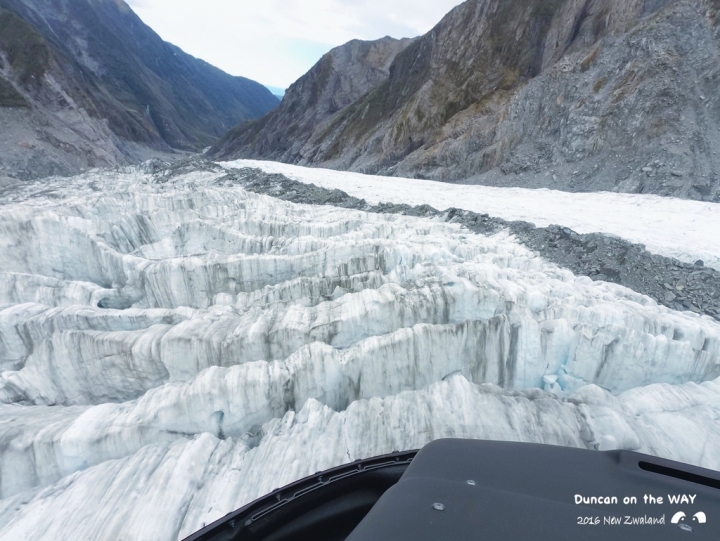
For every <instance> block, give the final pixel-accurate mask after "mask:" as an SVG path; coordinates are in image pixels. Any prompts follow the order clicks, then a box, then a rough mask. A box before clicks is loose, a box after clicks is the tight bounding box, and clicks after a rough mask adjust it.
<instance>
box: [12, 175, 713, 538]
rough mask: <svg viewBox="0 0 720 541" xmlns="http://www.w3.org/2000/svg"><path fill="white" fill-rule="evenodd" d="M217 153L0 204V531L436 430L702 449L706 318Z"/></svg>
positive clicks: (44, 532) (278, 476)
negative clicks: (296, 199) (305, 199)
mask: <svg viewBox="0 0 720 541" xmlns="http://www.w3.org/2000/svg"><path fill="white" fill-rule="evenodd" d="M226 172H227V171H225V170H223V169H222V168H216V169H215V170H214V171H207V170H204V171H203V170H198V171H190V172H185V173H182V174H177V175H175V176H171V177H164V178H163V179H162V182H159V181H158V179H157V178H155V177H153V176H152V175H150V174H145V173H142V172H141V171H139V170H135V169H128V170H125V171H117V172H105V173H101V172H93V173H92V174H88V175H84V176H80V177H75V178H73V179H63V180H62V181H59V180H54V181H53V180H51V181H47V183H46V185H44V186H40V185H39V184H28V185H26V186H24V187H23V188H22V189H21V190H19V191H18V192H17V193H15V194H13V197H12V201H10V200H9V199H8V200H5V201H4V204H2V205H0V247H1V248H2V253H3V257H1V258H0V369H2V373H0V443H1V444H0V498H1V499H0V538H3V539H4V538H7V539H24V538H27V539H48V540H49V539H53V540H55V539H68V540H70V539H78V538H83V539H84V538H87V539H106V538H118V539H121V538H125V537H127V538H132V539H152V540H165V539H167V540H171V539H172V540H175V539H181V538H183V537H184V536H186V535H188V534H190V533H192V532H193V531H195V530H197V529H198V528H200V527H202V526H203V524H206V523H209V522H211V521H212V520H215V519H217V518H219V517H220V516H222V515H224V514H225V513H227V512H229V511H231V510H233V509H235V508H237V507H239V506H241V505H242V504H243V503H246V502H247V501H249V500H251V499H253V498H255V497H257V496H260V495H262V494H264V493H266V492H269V491H270V490H272V489H274V488H276V487H278V486H281V485H283V484H285V483H287V482H290V481H293V480H295V479H297V478H299V477H302V476H304V475H307V474H310V473H313V472H315V471H317V470H321V469H324V468H328V467H331V466H334V465H338V464H340V463H344V462H348V461H351V460H354V459H356V458H362V457H367V456H371V455H376V454H381V453H385V452H389V451H392V450H394V449H409V448H416V447H420V446H422V445H424V444H425V443H427V442H429V441H431V440H432V439H435V438H439V437H469V438H491V439H506V440H523V441H535V442H544V443H554V444H559V445H571V446H576V447H586V448H600V449H608V448H625V449H635V450H639V451H643V452H648V453H652V454H657V455H660V456H664V457H667V458H671V459H676V460H681V461H685V462H690V463H693V464H698V465H702V466H705V467H710V468H720V462H718V456H717V454H716V453H713V452H712V451H711V450H712V449H717V448H718V446H719V445H720V430H717V429H716V428H715V427H716V426H717V423H716V419H717V417H718V414H719V413H720V379H718V378H720V324H718V323H717V322H716V321H713V320H712V319H710V318H708V317H704V316H698V315H695V314H692V313H685V312H684V313H681V312H675V311H672V310H669V309H667V308H664V307H662V306H658V305H657V304H656V303H655V302H654V301H652V300H651V299H650V298H648V297H644V296H642V295H640V294H638V293H636V292H633V291H631V290H629V289H626V288H623V287H621V286H618V285H614V284H609V283H603V282H593V281H592V280H590V279H589V278H582V277H577V276H574V275H573V274H572V273H570V272H569V271H567V270H564V269H561V268H558V267H557V266H555V265H552V264H550V263H548V262H547V261H544V260H543V259H542V258H540V257H538V256H537V255H536V254H534V253H533V252H531V251H529V250H528V249H527V248H525V247H523V246H522V245H520V244H519V243H517V242H516V241H515V240H514V239H513V238H512V237H510V236H508V234H507V233H499V234H497V235H494V236H492V237H486V236H482V235H475V234H472V233H470V232H469V231H467V230H465V229H463V228H462V227H461V226H459V225H457V224H448V223H444V222H441V221H439V220H429V219H419V218H411V217H402V216H392V215H380V214H368V213H364V212H359V211H350V210H345V209H338V208H333V207H329V206H314V205H294V204H291V203H286V202H282V201H279V200H277V199H273V198H272V197H268V196H264V195H257V194H253V193H249V192H246V191H244V190H242V189H241V188H239V187H232V186H226V185H225V183H224V182H223V181H222V178H223V176H224V175H225V173H226ZM307 174H308V175H311V174H316V173H314V172H313V173H307ZM336 175H340V174H339V173H336ZM337 178H340V177H337ZM347 178H348V182H355V181H354V180H352V179H354V178H355V177H354V176H348V177H347ZM393 180H394V179H393ZM385 186H386V187H387V188H382V186H379V185H375V184H372V189H373V190H381V189H387V190H388V192H387V194H384V193H380V192H379V191H378V193H377V197H378V198H379V200H388V199H390V200H391V197H392V190H394V188H393V187H392V181H391V180H390V179H387V180H386V185H385ZM443 186H445V185H438V187H436V188H435V189H436V190H437V191H438V193H441V192H442V190H443V189H444V188H443ZM343 189H344V188H343ZM447 189H448V193H450V192H451V191H452V190H454V189H455V188H454V187H448V188H447ZM348 191H349V190H348ZM386 195H387V197H388V199H385V196H386ZM571 195H572V194H571ZM589 195H591V194H582V197H588V196H589ZM447 197H450V195H448V196H447ZM568 197H570V196H568ZM435 206H439V207H442V205H441V204H439V205H435ZM599 209H600V210H598V212H604V211H603V209H602V207H599ZM540 211H541V209H538V210H537V212H540ZM573 212H575V214H573ZM566 214H567V215H568V216H570V218H571V219H572V220H586V222H587V223H591V222H592V220H594V219H596V218H597V217H593V216H589V215H588V211H587V209H586V208H581V207H578V209H577V212H576V208H575V207H574V206H572V205H569V206H567V207H566ZM581 214H582V216H581ZM553 216H554V215H552V214H550V215H549V217H548V218H547V219H548V220H552V219H553ZM570 218H568V219H570ZM651 227H652V226H651ZM636 229H637V231H640V225H639V224H636ZM650 234H651V233H648V235H650ZM685 248H687V246H686V247H685ZM685 248H683V249H685ZM693 253H694V252H693ZM716 255H717V254H716ZM705 259H706V260H707V261H711V259H710V258H708V257H707V255H705ZM129 495H131V496H129Z"/></svg>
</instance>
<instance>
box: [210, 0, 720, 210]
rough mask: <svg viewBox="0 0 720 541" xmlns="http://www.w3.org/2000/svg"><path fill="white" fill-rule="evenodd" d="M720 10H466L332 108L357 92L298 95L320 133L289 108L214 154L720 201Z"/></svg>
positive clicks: (700, 2)
mask: <svg viewBox="0 0 720 541" xmlns="http://www.w3.org/2000/svg"><path fill="white" fill-rule="evenodd" d="M719 9H720V1H718V0H468V1H467V2H465V3H463V4H461V5H460V6H458V7H456V8H455V9H453V10H452V11H451V12H450V13H449V14H448V15H447V16H446V17H445V18H444V19H443V20H442V21H441V22H440V23H439V24H438V25H437V26H436V27H435V28H433V29H432V30H431V31H430V32H428V33H427V34H426V35H424V36H422V37H421V38H419V39H417V40H416V41H414V42H413V43H412V44H410V45H409V46H407V47H406V48H405V49H404V50H402V51H401V52H399V54H397V56H396V57H395V58H394V59H393V60H392V64H391V65H390V66H389V70H388V71H389V75H388V76H387V77H386V78H384V79H379V80H378V81H377V84H376V85H374V86H373V85H368V88H367V90H366V91H365V92H364V93H363V94H362V95H360V96H358V97H357V98H356V99H354V100H352V101H351V102H349V103H347V104H346V105H343V106H342V107H340V108H338V109H336V110H329V109H328V108H327V107H326V104H327V103H333V98H334V96H335V95H338V96H344V95H345V93H344V92H343V90H342V89H341V88H340V87H337V86H335V87H332V86H331V87H329V88H328V89H327V91H326V94H324V99H323V100H321V101H313V99H312V96H313V95H314V90H313V87H312V86H308V87H307V88H303V89H300V88H295V87H293V88H294V89H295V93H296V94H297V93H298V92H300V91H301V90H302V92H303V94H304V97H301V96H295V102H296V103H298V104H305V105H306V107H307V109H306V110H304V111H302V114H301V116H302V117H303V118H314V117H315V116H320V117H322V122H321V123H318V124H317V125H316V126H315V127H314V128H313V134H312V135H311V136H309V137H306V136H305V132H304V131H302V130H301V133H300V135H299V136H298V135H297V131H296V125H297V121H296V116H297V115H298V114H300V113H297V112H296V113H295V114H294V115H295V116H294V115H292V114H286V115H284V116H280V110H281V109H282V108H280V109H278V110H276V111H273V112H272V113H270V114H269V115H267V116H265V117H264V118H262V119H260V120H257V121H252V122H248V123H245V124H241V125H240V126H238V127H236V128H234V129H233V130H231V131H230V132H229V133H228V134H227V135H226V136H225V137H223V139H221V140H220V141H219V142H218V143H217V144H216V145H215V146H214V147H213V149H212V151H211V152H212V153H213V154H214V155H217V156H222V157H225V158H229V157H253V158H270V159H280V160H282V161H286V162H290V163H296V164H300V165H317V166H323V167H331V168H337V169H345V170H353V171H361V172H368V173H377V174H383V175H398V176H411V177H412V176H415V177H420V178H431V179H437V180H446V181H464V182H477V183H485V184H493V185H505V186H511V185H515V186H527V187H551V188H557V189H564V190H571V191H587V190H615V191H626V192H652V193H657V194H662V195H674V196H679V197H688V198H695V199H704V200H715V201H720V157H719V156H718V154H719V153H720V130H719V129H718V128H720V95H719V94H718V92H717V89H718V83H720V27H719V26H718V22H720V16H718V10H719ZM344 69H346V70H349V71H352V70H353V69H354V68H352V67H350V66H346V67H345V68H344ZM355 69H361V68H360V64H358V66H357V68H355ZM313 71H314V72H316V75H315V76H314V77H315V78H317V74H319V73H320V68H319V67H318V66H316V67H315V68H313ZM313 71H311V73H313ZM308 75H310V74H308ZM307 77H308V76H305V77H304V78H303V79H301V81H303V80H305V79H306V78H307ZM297 84H298V83H296V85H297ZM287 101H288V100H287V99H286V102H287ZM288 107H289V103H288V104H287V105H286V109H287V108H288Z"/></svg>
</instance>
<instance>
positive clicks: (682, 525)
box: [678, 524, 693, 532]
mask: <svg viewBox="0 0 720 541" xmlns="http://www.w3.org/2000/svg"><path fill="white" fill-rule="evenodd" d="M678 528H680V529H681V530H685V531H686V532H692V531H693V530H692V526H689V525H687V524H678Z"/></svg>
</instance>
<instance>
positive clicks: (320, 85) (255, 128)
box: [214, 37, 413, 162]
mask: <svg viewBox="0 0 720 541" xmlns="http://www.w3.org/2000/svg"><path fill="white" fill-rule="evenodd" d="M412 41H413V40H410V39H402V40H396V39H393V38H390V37H385V38H382V39H379V40H376V41H360V40H353V41H351V42H349V43H346V44H345V45H343V46H341V47H336V48H335V49H333V50H332V51H330V52H329V53H327V54H326V55H324V56H323V57H322V58H321V59H320V61H319V62H318V63H317V64H315V66H313V68H312V69H311V70H310V71H309V72H308V73H306V74H305V75H304V76H303V77H301V78H300V79H299V80H298V81H297V82H296V83H295V84H293V85H292V86H291V87H290V88H289V89H288V91H287V92H286V94H285V97H284V98H283V101H282V103H281V104H280V106H279V107H278V108H277V109H275V110H273V111H272V112H270V113H269V114H268V115H266V116H265V117H263V118H261V119H258V120H252V121H249V122H246V123H244V124H241V125H240V126H238V127H236V128H234V129H233V130H231V131H230V132H229V133H228V134H227V135H225V137H224V138H223V140H222V141H220V142H219V143H218V144H217V146H216V147H215V151H214V152H221V153H224V152H231V151H234V149H239V152H240V153H241V154H242V155H246V156H251V155H252V156H254V155H260V156H263V157H264V158H267V159H274V160H279V161H290V162H295V161H298V160H302V159H303V156H304V154H303V150H304V148H306V147H307V145H308V142H309V141H314V140H316V139H317V138H318V136H319V135H318V134H322V133H324V131H325V129H326V127H325V122H326V121H327V120H328V119H330V118H331V117H332V116H333V115H334V114H336V113H338V111H342V110H343V109H344V108H345V107H347V106H349V105H351V104H352V103H354V102H355V101H357V100H358V99H360V98H361V97H362V96H364V95H365V94H367V92H369V91H370V90H372V89H374V88H376V87H377V86H378V85H380V84H381V83H383V82H385V81H387V78H388V76H389V73H390V72H389V69H390V65H391V64H392V62H393V60H394V59H395V57H396V56H397V55H398V53H400V52H401V51H403V50H404V49H405V48H406V47H407V46H408V45H409V44H410V43H412ZM310 144H311V145H312V143H310ZM226 145H228V146H226Z"/></svg>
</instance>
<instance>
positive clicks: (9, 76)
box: [0, 0, 278, 178]
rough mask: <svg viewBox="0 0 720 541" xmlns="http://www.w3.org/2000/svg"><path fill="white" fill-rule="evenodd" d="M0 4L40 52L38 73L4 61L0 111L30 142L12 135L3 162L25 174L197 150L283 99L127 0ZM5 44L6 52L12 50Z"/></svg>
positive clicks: (9, 0)
mask: <svg viewBox="0 0 720 541" xmlns="http://www.w3.org/2000/svg"><path fill="white" fill-rule="evenodd" d="M0 9H2V10H3V13H4V14H5V15H4V20H5V21H6V26H7V27H8V29H9V30H11V31H10V33H9V34H8V32H7V31H6V32H4V33H5V35H6V36H7V35H15V36H16V37H17V38H18V39H20V40H21V41H22V40H23V39H24V40H26V41H27V40H30V41H31V42H32V43H33V44H34V46H35V47H36V48H37V50H38V51H40V52H41V53H42V54H41V55H40V56H38V55H34V56H32V57H31V56H28V57H26V58H25V63H26V64H27V65H26V66H25V67H31V68H32V69H34V70H35V72H33V73H32V74H30V75H29V77H34V79H32V80H30V79H28V78H27V77H25V76H24V75H23V73H24V71H23V70H24V69H25V67H23V66H21V65H20V64H17V65H13V63H12V62H7V63H3V65H2V66H0V69H1V70H2V79H0V99H4V100H5V102H7V105H6V106H5V107H3V108H1V109H0V115H1V116H2V118H3V121H4V122H5V123H6V124H7V127H8V128H7V129H8V131H9V132H10V133H14V132H18V135H16V139H19V140H20V142H23V141H24V142H25V143H26V144H25V146H24V147H22V146H21V147H19V148H17V146H13V145H12V144H9V145H8V144H6V145H5V148H4V151H5V152H4V153H5V155H6V159H5V160H3V161H4V163H3V165H2V166H3V167H5V170H6V171H7V170H15V171H16V173H17V175H18V176H20V177H22V178H31V177H39V176H44V175H47V174H70V173H73V172H77V171H78V170H82V169H83V168H86V167H97V166H101V167H102V166H111V165H118V164H120V165H122V164H124V163H132V162H136V161H138V160H140V159H143V158H146V157H149V156H150V155H152V154H153V153H157V152H161V153H162V152H165V153H168V152H172V151H173V149H177V150H181V151H189V152H193V151H199V150H202V149H203V148H205V147H207V146H209V145H210V144H212V142H213V141H214V140H215V139H217V138H218V137H219V136H220V135H222V134H223V133H224V132H225V131H226V130H227V129H228V128H229V127H231V126H232V125H234V124H236V123H238V122H240V121H242V120H246V119H249V118H254V117H258V116H261V115H262V114H264V113H265V112H267V111H269V110H270V109H272V108H273V107H275V106H276V105H277V104H278V99H277V98H276V97H275V96H273V95H272V93H271V92H270V91H269V90H267V89H266V88H265V87H264V86H262V85H260V84H259V83H256V82H254V81H251V80H249V79H246V78H242V77H234V76H231V75H228V74H226V73H224V72H223V71H221V70H220V69H218V68H215V67H213V66H211V65H210V64H208V63H207V62H205V61H202V60H199V59H196V58H194V57H192V56H190V55H188V54H186V53H184V52H183V51H182V50H181V49H180V48H178V47H176V46H174V45H172V44H170V43H167V42H164V41H163V40H162V39H161V38H160V37H159V36H158V35H157V34H156V33H155V32H154V31H152V29H151V28H149V27H148V26H147V25H145V24H144V23H143V22H142V21H141V20H140V19H139V17H137V15H135V13H134V12H133V11H132V9H131V8H130V7H129V6H128V5H127V4H126V3H125V2H123V1H122V0H117V1H116V0H92V1H91V0H74V1H68V0H59V1H57V2H53V1H50V0H22V1H20V0H0ZM8 25H11V26H12V29H10V26H8ZM29 29H30V30H29ZM2 42H3V40H2V39H0V45H2ZM7 46H8V44H7V43H6V44H5V46H4V47H3V50H2V51H1V54H0V57H9V56H13V53H10V52H9V51H8V50H7ZM15 49H16V53H17V50H24V49H27V44H26V43H25V42H23V45H22V46H19V45H18V46H16V47H15ZM15 56H16V57H17V56H18V54H15ZM33 58H35V59H36V60H34V61H31V60H32V59H33ZM38 59H39V60H38ZM33 62H34V64H33ZM38 62H39V63H38ZM18 70H19V71H18ZM5 95H7V97H6V98H3V96H5ZM18 96H20V97H21V98H22V99H20V98H19V97H18ZM8 100H10V101H12V102H13V103H15V104H16V106H15V109H13V108H12V107H8V105H11V104H10V101H8ZM5 102H3V103H5ZM23 105H24V106H26V107H23ZM43 125H46V127H47V126H50V128H52V129H50V128H48V129H45V128H44V127H43ZM79 147H82V148H79Z"/></svg>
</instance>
